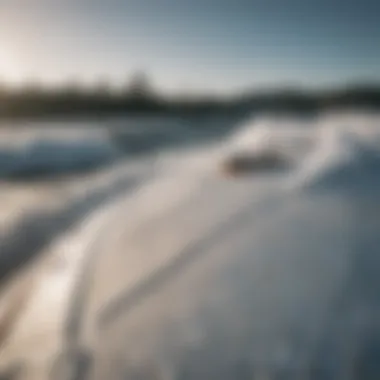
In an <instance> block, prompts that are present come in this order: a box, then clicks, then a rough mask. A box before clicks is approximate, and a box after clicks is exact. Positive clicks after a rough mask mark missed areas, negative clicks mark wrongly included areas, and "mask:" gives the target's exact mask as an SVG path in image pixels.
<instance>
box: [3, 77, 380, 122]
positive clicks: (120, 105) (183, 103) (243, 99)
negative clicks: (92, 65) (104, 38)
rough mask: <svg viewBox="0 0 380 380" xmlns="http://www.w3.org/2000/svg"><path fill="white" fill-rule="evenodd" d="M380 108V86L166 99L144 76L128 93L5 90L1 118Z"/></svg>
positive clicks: (75, 88) (71, 88)
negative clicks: (153, 88)
mask: <svg viewBox="0 0 380 380" xmlns="http://www.w3.org/2000/svg"><path fill="white" fill-rule="evenodd" d="M350 108H354V109H358V108H359V109H371V110H380V83H379V84H371V85H355V86H346V87H344V88H339V89H335V90H331V89H330V90H325V91H311V90H310V91H307V90H300V89H293V88H292V89H289V88H287V89H278V90H270V91H269V90H267V91H263V90H262V91H252V92H245V93H241V94H238V95H235V96H229V97H223V96H204V97H194V96H193V97H186V96H178V97H171V98H169V97H165V96H163V95H160V94H159V92H156V91H153V90H152V88H151V86H150V83H149V81H148V79H147V77H146V76H145V75H144V74H139V75H136V77H134V78H133V79H132V81H131V83H130V85H129V86H127V87H126V88H125V89H124V90H119V91H115V90H112V89H111V87H110V86H109V85H108V83H107V82H104V83H101V84H99V85H98V86H96V87H93V88H91V89H89V88H85V87H84V86H80V85H78V84H67V85H65V86H60V87H55V88H47V87H44V86H41V85H37V84H33V85H31V84H29V85H25V86H22V87H20V88H17V89H16V88H11V87H7V86H5V85H3V86H0V117H1V118H20V117H21V118H34V117H71V116H74V117H78V116H84V117H88V116H114V115H119V114H144V115H146V114H149V115H156V114H160V115H161V114H180V115H182V114H192V115H193V114H202V115H203V114H207V113H214V112H219V113H220V112H227V113H235V112H236V113H244V112H253V111H257V112H291V113H293V112H294V113H302V114H313V113H316V112H319V111H324V110H330V109H338V110H339V109H350Z"/></svg>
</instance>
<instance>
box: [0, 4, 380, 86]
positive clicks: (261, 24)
mask: <svg viewBox="0 0 380 380" xmlns="http://www.w3.org/2000/svg"><path fill="white" fill-rule="evenodd" d="M379 25H380V4H378V3H377V1H369V0H362V1H348V0H346V1H337V0H329V1H327V0H319V1H318V0H119V1H117V0H66V1H65V0H0V78H3V80H9V81H13V82H20V81H25V80H28V79H31V78H36V79H39V80H43V81H46V82H60V81H65V80H69V79H73V80H74V79H78V80H82V81H85V82H88V83H91V82H93V81H96V80H98V79H100V78H103V77H104V78H109V80H110V81H111V82H112V83H114V84H115V85H119V84H123V83H125V82H126V81H127V79H128V78H129V77H130V76H131V74H132V73H133V72H135V71H136V70H139V69H142V70H145V71H146V72H147V73H148V74H150V76H151V79H152V81H153V83H154V84H155V85H156V86H157V87H158V88H160V89H162V90H163V91H167V92H176V91H189V92H191V91H223V92H228V91H235V90H238V89H245V88H253V89H254V88H257V87H265V86H282V85H287V84H289V85H292V84H302V85H305V86H333V85H335V84H340V83H346V82H355V81H361V80H365V81H369V80H372V79H375V80H379V79H380V26H379Z"/></svg>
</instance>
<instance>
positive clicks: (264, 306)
mask: <svg viewBox="0 0 380 380" xmlns="http://www.w3.org/2000/svg"><path fill="white" fill-rule="evenodd" d="M151 122H152V121H151ZM160 122H161V124H160V125H161V127H160V128H159V129H156V130H155V131H154V134H153V132H152V126H150V125H149V126H147V127H146V126H145V127H146V128H147V131H145V132H144V133H146V134H147V135H148V134H149V133H150V134H153V135H154V136H155V137H154V138H152V139H151V141H152V140H154V139H155V141H158V139H159V138H158V137H157V136H158V135H159V134H161V135H162V134H163V133H164V132H163V131H164V130H165V131H166V132H165V133H166V135H165V136H171V140H170V141H172V142H173V143H170V144H163V145H159V146H158V145H157V146H155V147H154V148H153V147H152V146H151V145H149V144H148V142H145V143H142V145H144V144H145V145H144V147H145V148H144V149H145V150H144V151H141V152H139V154H135V153H134V154H126V153H125V150H126V149H127V148H126V147H128V144H129V143H130V141H136V140H133V139H132V137H131V138H130V139H129V138H126V137H125V135H123V137H124V138H125V139H124V140H123V138H122V137H120V134H121V133H126V132H120V129H118V128H119V127H117V128H116V127H114V129H113V133H109V128H108V129H104V128H103V129H102V128H98V129H89V128H87V129H86V128H83V129H80V130H77V131H75V129H73V130H71V132H70V133H69V132H68V130H66V132H62V131H60V130H56V131H55V132H51V131H50V130H49V134H50V135H49V136H48V137H47V135H45V134H44V133H43V132H41V133H42V134H41V135H39V136H42V137H40V138H39V139H37V140H34V142H33V145H30V137H25V136H26V135H25V136H24V137H20V136H21V134H19V135H18V136H19V137H18V139H19V140H18V141H17V142H14V141H15V138H14V135H13V134H9V135H8V137H7V138H9V139H10V141H12V143H13V144H14V145H13V147H11V148H8V149H9V150H8V151H6V153H3V155H2V156H1V155H0V162H1V165H2V168H4V167H7V168H9V167H8V166H12V165H13V164H14V162H17V165H21V163H20V162H26V161H29V160H30V157H34V158H35V160H36V161H38V163H39V164H38V165H41V164H42V165H45V162H46V157H53V156H54V157H55V158H54V160H50V162H49V164H51V165H58V166H57V167H59V168H61V165H62V162H64V164H65V165H66V164H67V162H71V163H72V162H73V161H72V160H74V158H75V161H76V162H79V161H81V160H82V159H83V160H85V161H86V160H90V158H89V156H91V159H93V157H95V156H96V160H97V159H98V158H99V157H106V159H104V161H102V162H103V164H102V165H101V166H99V167H98V169H97V171H95V172H94V171H91V172H88V173H86V174H79V175H77V174H76V175H74V174H70V175H68V176H67V175H66V176H65V177H59V178H58V179H56V178H55V179H51V178H50V177H49V176H47V177H46V176H44V177H43V179H39V180H38V181H35V180H33V181H30V179H29V180H28V182H27V183H25V182H23V181H20V177H18V180H17V181H14V177H12V181H10V180H9V179H8V180H5V179H4V180H3V183H2V184H1V188H0V192H1V202H2V204H3V206H2V207H3V209H2V212H1V222H2V225H3V227H4V228H3V229H2V237H1V241H0V246H1V255H2V256H1V259H2V260H3V263H4V264H3V265H2V266H1V268H2V272H1V276H2V279H3V283H4V284H5V285H4V286H3V287H4V289H3V292H4V293H3V295H2V298H3V299H2V304H1V305H0V306H1V307H2V309H0V312H3V315H7V313H8V312H9V308H10V306H9V305H12V304H15V303H17V302H16V301H14V300H15V299H16V300H18V299H19V298H20V297H19V295H20V294H21V295H24V294H27V296H25V297H24V301H23V302H22V307H18V308H16V309H17V318H14V321H13V323H11V324H9V326H11V328H10V327H9V329H8V330H9V331H7V332H8V335H9V336H7V339H6V341H5V343H3V346H2V347H1V350H2V353H1V356H0V366H1V368H4V369H7V368H10V367H9V366H11V365H13V364H15V365H16V364H17V363H20V364H21V367H20V371H21V372H20V373H21V375H20V376H24V378H26V379H50V378H51V379H53V378H58V375H57V374H56V373H55V372H51V371H50V368H51V365H52V364H54V363H55V366H54V369H55V370H57V371H59V368H58V367H59V364H62V363H61V362H60V361H59V358H60V356H59V354H60V353H62V352H63V353H65V352H66V353H67V352H68V351H67V350H69V348H70V350H69V352H70V353H72V352H77V353H78V351H76V349H77V348H78V347H80V348H81V350H82V349H83V350H84V352H86V354H87V355H88V363H87V364H89V365H88V368H87V369H88V370H89V372H88V374H87V375H88V377H85V376H84V375H83V376H82V377H79V378H83V379H87V378H88V379H99V380H100V379H105V378H109V379H115V380H117V379H135V378H136V379H157V378H159V379H189V380H190V379H217V378H218V379H242V380H243V379H244V380H245V379H256V378H257V379H316V380H318V379H323V380H325V379H326V380H327V379H337V380H339V379H378V378H380V366H379V361H378V358H379V357H380V326H379V323H380V322H379V321H380V318H379V317H380V296H379V294H380V281H379V279H378V278H379V271H380V255H379V246H380V244H379V243H380V202H379V201H380V199H379V198H380V195H379V194H380V116H378V115H375V114H354V113H350V114H344V115H339V114H326V115H322V116H320V117H318V118H316V119H311V120H308V121H305V120H298V119H296V118H287V119H285V118H273V117H262V118H253V119H252V120H249V121H247V122H245V123H242V124H241V125H240V124H239V125H237V126H235V127H234V128H231V127H227V126H224V127H223V128H222V127H221V130H220V131H219V132H215V130H214V129H213V132H206V130H203V135H204V137H202V136H203V135H202V130H201V131H199V129H198V130H196V131H195V130H194V126H193V125H192V126H189V124H186V123H185V124H181V125H179V122H178V121H176V122H173V125H170V123H168V125H165V123H162V121H160ZM213 122H214V123H215V122H216V121H215V120H214V121H213ZM152 123H153V124H154V122H152ZM176 123H177V124H176ZM176 125H177V126H176ZM176 128H177V129H176ZM178 128H179V129H178ZM132 129H133V128H132V127H131V128H130V130H132ZM142 130H144V128H143V129H142ZM105 131H107V133H105ZM178 131H180V132H178ZM4 133H5V132H4ZM23 133H25V134H27V131H26V132H23ZM128 133H132V132H130V131H129V132H128ZM134 133H135V136H136V133H137V132H134ZM186 133H187V134H188V135H186ZM9 136H10V137H9ZM33 136H34V138H35V136H36V135H35V134H34V135H33ZM57 136H59V137H57ZM115 136H117V138H116V137H115ZM4 138H5V137H4ZM134 138H136V137H134ZM23 139H24V140H23ZM47 139H49V141H50V142H51V141H52V139H53V140H54V143H49V144H47V145H46V141H47ZM181 139H183V141H182V140H181ZM140 140H141V141H143V140H144V139H143V138H142V137H141V136H140ZM179 140H181V142H180V143H179ZM25 141H26V142H25ZM41 141H43V143H41ZM115 141H116V142H115ZM189 141H191V143H188V142H189ZM25 144H29V145H27V146H26V145H25ZM55 144H58V145H59V146H58V145H55ZM65 144H66V145H65ZM41 146H42V148H41ZM31 147H32V148H31ZM130 149H132V148H130ZM52 151H54V152H56V154H54V155H53V154H52V153H51V152H52ZM68 151H70V154H69V155H68V157H66V156H65V155H66V153H67V152H68ZM88 151H91V154H88V156H86V155H87V152H88ZM269 151H270V152H275V154H276V155H277V156H278V157H280V158H281V159H282V160H286V161H287V162H289V165H288V166H287V167H286V169H284V170H280V171H275V172H272V171H268V172H266V171H265V170H264V171H260V172H255V171H254V170H252V171H251V172H249V171H245V172H244V173H236V175H232V176H230V175H226V173H224V172H223V170H222V167H223V163H225V162H226V160H227V161H228V160H229V159H230V158H231V157H234V156H235V155H236V154H240V155H241V154H244V155H256V156H257V157H260V155H262V154H263V153H265V152H269ZM4 152H5V150H4ZM9 152H11V153H9ZM15 152H16V154H21V155H20V156H19V157H21V156H22V157H23V158H22V159H23V160H25V152H27V154H29V155H30V154H31V156H28V157H29V159H26V161H17V160H19V158H18V157H16V158H14V157H13V158H12V157H11V154H15ZM20 152H21V153H20ZM36 152H37V153H36ZM94 152H95V153H94ZM83 155H84V156H86V157H85V158H83ZM62 156H65V157H64V158H62ZM4 157H5V158H4ZM20 160H21V158H20ZM102 160H103V158H102ZM12 162H13V163H12ZM86 162H87V161H86ZM7 165H8V166H7ZM2 170H3V169H2ZM27 258H28V259H29V261H28V265H26V264H25V265H24V266H23V267H22V268H21V269H17V268H16V267H15V265H14V263H15V262H17V261H18V262H25V260H26V259H27ZM9 273H11V274H12V276H11V277H9ZM21 299H22V297H21ZM72 350H74V351H72ZM80 352H82V351H80ZM78 357H80V355H79V356H78V355H73V356H72V357H71V360H70V362H71V364H75V361H76V360H77V359H78ZM86 362H87V361H86ZM57 363H58V364H57ZM82 364H83V363H82ZM62 365H63V364H62ZM57 368H58V369H57ZM54 376H55V377H54ZM60 376H61V375H60ZM62 376H63V375H62ZM66 378H67V379H68V380H72V379H76V378H78V377H70V376H67V377H65V379H66Z"/></svg>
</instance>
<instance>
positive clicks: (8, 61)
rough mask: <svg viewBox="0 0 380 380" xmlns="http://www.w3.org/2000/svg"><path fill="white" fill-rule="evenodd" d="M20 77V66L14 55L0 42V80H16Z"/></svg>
mask: <svg viewBox="0 0 380 380" xmlns="http://www.w3.org/2000/svg"><path fill="white" fill-rule="evenodd" d="M20 79H21V71H20V66H19V64H18V62H17V59H16V57H15V55H14V54H13V53H12V52H11V51H10V50H9V49H6V48H5V47H3V46H1V43H0V81H6V82H17V81H19V80H20Z"/></svg>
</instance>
